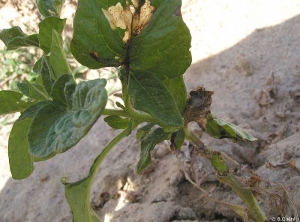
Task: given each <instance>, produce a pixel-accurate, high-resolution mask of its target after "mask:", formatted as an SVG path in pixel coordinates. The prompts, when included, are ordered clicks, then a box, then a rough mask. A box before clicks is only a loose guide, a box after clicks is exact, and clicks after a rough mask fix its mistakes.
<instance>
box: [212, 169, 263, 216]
mask: <svg viewBox="0 0 300 222" xmlns="http://www.w3.org/2000/svg"><path fill="white" fill-rule="evenodd" d="M217 179H218V180H219V181H220V182H221V183H224V184H226V185H227V186H229V187H231V188H232V189H233V191H234V192H235V193H236V194H237V195H238V196H239V197H240V198H241V199H242V200H243V202H244V203H245V204H246V205H247V207H248V211H249V213H250V215H251V217H252V218H253V219H254V220H255V221H258V222H264V221H266V220H267V218H266V215H265V213H264V212H263V211H262V209H261V208H260V206H259V204H258V202H257V200H256V198H255V197H254V196H253V193H252V191H251V189H250V188H246V187H245V185H244V184H242V183H241V182H240V181H238V180H237V179H236V178H235V176H234V175H232V174H229V175H227V176H217Z"/></svg>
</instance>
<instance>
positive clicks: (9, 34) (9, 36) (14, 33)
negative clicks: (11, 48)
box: [0, 26, 27, 46]
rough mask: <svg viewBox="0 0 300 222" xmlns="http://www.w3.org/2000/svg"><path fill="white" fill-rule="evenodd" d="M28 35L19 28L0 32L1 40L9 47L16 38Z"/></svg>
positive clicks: (15, 27)
mask: <svg viewBox="0 0 300 222" xmlns="http://www.w3.org/2000/svg"><path fill="white" fill-rule="evenodd" d="M26 36H27V35H26V34H25V33H24V32H23V31H22V30H21V28H20V27H19V26H14V27H12V28H10V29H3V30H2V31H1V32H0V39H1V40H2V41H3V43H4V44H5V45H6V46H8V44H9V42H10V41H11V40H13V39H14V38H16V37H26Z"/></svg>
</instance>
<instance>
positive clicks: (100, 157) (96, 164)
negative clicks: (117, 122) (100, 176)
mask: <svg viewBox="0 0 300 222" xmlns="http://www.w3.org/2000/svg"><path fill="white" fill-rule="evenodd" d="M138 125H139V122H136V123H134V124H133V126H132V130H134V129H135V128H136V127H137V126H138ZM127 133H128V132H127V129H125V130H123V131H122V132H121V133H120V134H118V135H117V136H116V137H115V138H114V139H113V140H112V141H110V143H109V144H108V145H107V146H106V147H105V148H104V149H103V150H102V151H101V153H100V154H99V155H98V156H97V158H96V159H95V160H94V163H93V165H92V166H91V168H90V173H89V176H88V177H90V176H91V180H93V179H94V177H95V175H96V174H97V169H98V168H99V166H100V164H101V163H102V161H103V160H104V159H105V157H106V156H107V154H108V153H109V152H110V151H111V150H112V148H114V146H115V145H117V144H118V143H119V142H120V141H121V140H122V139H123V138H125V137H127V136H128V135H127Z"/></svg>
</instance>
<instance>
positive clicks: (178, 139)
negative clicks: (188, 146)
mask: <svg viewBox="0 0 300 222" xmlns="http://www.w3.org/2000/svg"><path fill="white" fill-rule="evenodd" d="M184 139H185V132H184V129H183V128H180V129H179V130H178V131H177V132H175V133H172V137H171V143H172V145H173V146H174V148H175V149H180V148H181V147H182V145H183V143H184Z"/></svg>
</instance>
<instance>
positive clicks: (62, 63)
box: [49, 29, 72, 78]
mask: <svg viewBox="0 0 300 222" xmlns="http://www.w3.org/2000/svg"><path fill="white" fill-rule="evenodd" d="M50 52H51V54H50V58H49V63H50V66H51V67H52V69H53V72H54V75H55V76H56V78H58V77H59V76H61V75H63V74H71V73H72V71H71V69H70V67H69V64H68V62H67V59H66V57H65V53H64V49H63V45H62V38H61V35H60V34H58V33H57V31H55V30H54V29H53V30H52V43H51V49H50Z"/></svg>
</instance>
